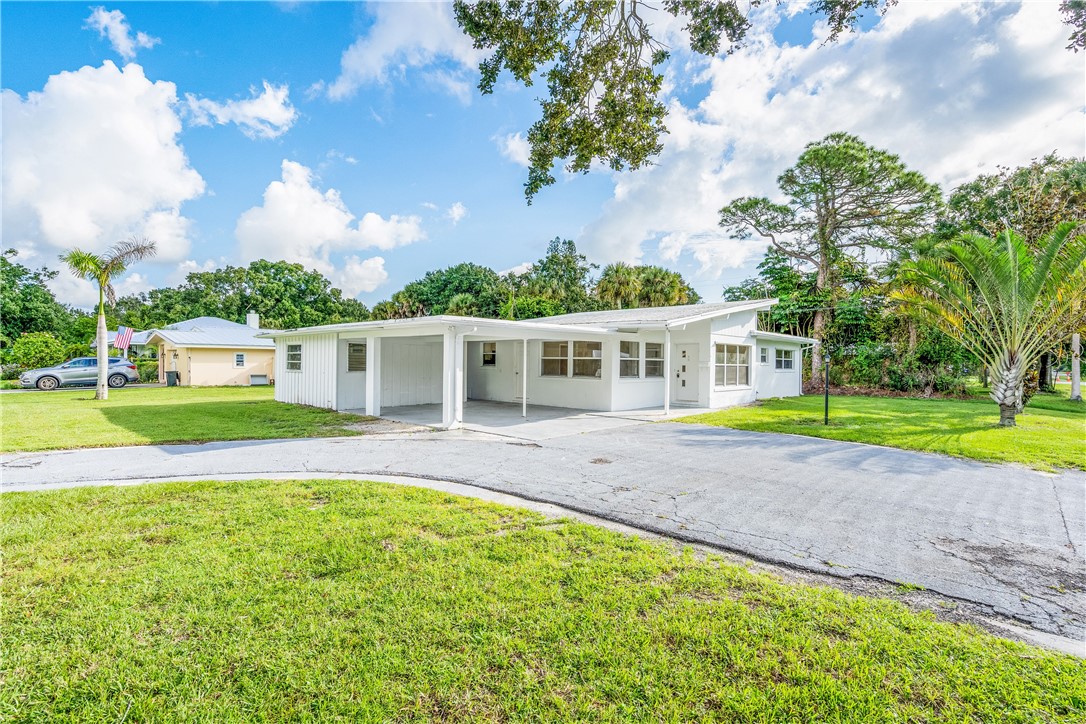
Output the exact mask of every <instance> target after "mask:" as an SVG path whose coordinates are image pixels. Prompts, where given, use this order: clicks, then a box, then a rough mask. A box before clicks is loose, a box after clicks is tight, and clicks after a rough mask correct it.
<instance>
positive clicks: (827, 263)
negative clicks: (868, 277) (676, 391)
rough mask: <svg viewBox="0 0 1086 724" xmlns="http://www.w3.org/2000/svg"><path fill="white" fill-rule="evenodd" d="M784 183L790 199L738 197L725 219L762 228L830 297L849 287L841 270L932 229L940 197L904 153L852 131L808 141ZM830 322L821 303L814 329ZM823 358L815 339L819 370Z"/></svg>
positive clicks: (892, 251) (884, 256) (728, 225)
mask: <svg viewBox="0 0 1086 724" xmlns="http://www.w3.org/2000/svg"><path fill="white" fill-rule="evenodd" d="M777 185H778V187H779V188H780V190H781V193H782V195H783V196H784V197H785V198H786V199H787V202H786V203H784V204H778V203H775V202H774V201H771V200H770V199H768V198H764V197H758V198H754V197H744V198H739V199H736V200H734V201H732V202H731V203H729V204H728V205H727V206H725V207H724V208H723V209H721V211H720V225H721V226H723V227H724V228H725V229H726V230H727V231H728V232H729V233H731V234H732V235H733V236H734V237H736V238H750V237H751V235H752V234H757V235H759V236H761V237H762V238H764V239H767V240H768V241H769V243H770V244H771V246H772V247H773V248H775V249H776V250H777V251H779V252H780V253H781V254H783V255H785V256H787V257H789V258H791V259H794V260H796V261H798V262H800V263H803V264H805V265H807V266H809V267H810V268H812V269H813V270H814V272H815V291H816V293H817V294H816V296H818V297H820V298H821V297H825V298H826V299H827V301H828V302H832V301H834V300H836V298H838V297H839V296H840V294H841V292H842V290H843V285H842V279H841V276H840V274H839V271H840V270H843V269H846V268H848V267H849V266H850V264H853V263H859V264H864V265H866V266H869V267H871V268H877V267H878V266H879V265H880V264H885V263H886V262H887V261H889V260H890V259H893V258H894V256H895V255H896V254H898V253H900V252H901V251H902V250H903V249H905V248H907V247H908V245H909V243H910V242H911V240H912V239H914V238H915V237H916V236H918V235H919V234H921V233H923V232H924V231H925V230H926V229H927V228H928V226H929V224H930V222H931V219H932V217H933V214H934V212H935V211H936V209H937V207H938V204H939V202H940V194H939V189H938V187H936V186H934V185H932V184H929V183H928V182H927V181H926V180H925V179H924V177H923V176H922V175H920V174H919V173H917V172H915V171H910V170H908V169H907V168H906V167H905V164H904V163H902V161H901V159H900V158H898V157H897V156H895V155H894V154H892V153H889V152H887V151H883V150H880V149H877V148H874V147H872V146H869V145H867V144H866V143H864V142H863V141H861V140H860V139H859V138H856V137H855V136H852V135H849V134H847V133H832V134H830V135H829V136H827V137H826V138H824V139H822V140H821V141H817V142H815V143H810V144H808V145H807V147H806V149H805V150H804V151H803V153H802V154H801V155H800V157H799V159H798V160H797V162H796V164H795V165H794V166H792V167H791V168H789V169H787V170H786V171H785V172H784V173H782V174H781V175H780V176H779V177H778V178H777ZM828 321H829V315H828V314H827V310H826V309H824V308H822V307H819V308H816V309H815V310H814V312H813V316H812V324H811V330H810V335H811V337H813V338H814V339H815V340H817V341H818V342H819V344H821V342H822V341H823V339H824V337H825V333H826V325H827V323H828ZM821 364H822V360H821V353H820V349H819V347H817V346H816V347H815V349H813V350H812V351H811V366H812V370H817V369H818V368H819V367H820V366H821Z"/></svg>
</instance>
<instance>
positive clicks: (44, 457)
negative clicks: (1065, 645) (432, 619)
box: [0, 423, 1086, 641]
mask: <svg viewBox="0 0 1086 724" xmlns="http://www.w3.org/2000/svg"><path fill="white" fill-rule="evenodd" d="M0 471H2V484H3V490H4V491H6V492H14V491H27V490H38V489H45V488H51V487H73V486H79V485H90V484H112V483H117V482H124V481H144V480H147V479H155V478H168V477H177V476H185V477H210V478H214V477H215V476H228V475H249V474H282V473H306V474H314V473H317V474H320V473H328V474H335V473H349V474H360V475H366V474H369V475H402V476H410V477H416V478H418V477H422V478H428V479H434V480H448V481H453V482H457V483H465V484H469V485H473V486H477V487H482V488H486V489H488V490H494V491H499V492H504V493H510V494H513V495H516V496H519V497H522V498H528V499H531V500H536V501H542V502H548V503H553V504H556V505H560V506H563V507H565V508H568V509H573V510H577V511H581V512H585V513H590V514H593V515H596V516H599V517H602V518H606V519H609V520H613V521H617V522H621V523H625V524H628V525H631V526H634V527H637V528H641V529H644V530H650V531H653V532H656V533H662V534H665V535H668V536H672V537H678V538H681V539H685V540H690V541H694V542H698V543H704V544H708V545H712V546H717V547H721V548H725V549H728V550H732V551H736V552H739V553H742V554H744V555H748V556H751V557H753V558H757V559H760V560H765V561H769V562H772V563H778V564H785V565H789V566H796V567H800V568H805V569H809V570H814V571H818V572H822V573H829V574H831V575H836V576H871V577H875V578H878V579H882V580H886V581H893V582H901V583H910V584H915V585H919V586H923V587H925V588H927V589H929V590H932V591H935V592H938V593H941V594H943V595H946V596H951V597H955V598H959V599H964V600H967V601H970V602H973V603H977V604H980V605H983V606H989V607H991V609H992V610H993V611H994V612H996V613H998V614H1001V615H1006V616H1010V617H1013V618H1015V619H1017V620H1019V621H1022V622H1024V623H1026V624H1028V625H1030V626H1033V627H1035V628H1037V629H1039V630H1041V631H1046V632H1049V633H1053V634H1057V635H1060V636H1064V637H1068V638H1072V639H1077V640H1080V641H1082V640H1084V639H1086V473H1083V472H1071V471H1067V472H1062V473H1059V474H1050V473H1042V472H1037V471H1033V470H1029V469H1026V468H1022V467H1018V466H1007V465H990V464H983V463H976V462H968V461H964V460H957V459H953V458H947V457H943V456H936V455H927V454H923V453H914V452H907V451H902V450H892V449H887V448H879V447H873V446H868V445H858V444H853V443H843V442H834V441H828V440H819V439H815V438H804V437H796V436H789V435H774V434H762V433H753V432H743V431H738V430H728V429H724V428H711V427H703V426H699V425H684V424H668V423H662V424H631V425H630V426H627V427H622V428H619V429H610V430H606V431H597V432H589V433H585V434H579V435H570V436H566V437H559V438H554V439H549V440H544V441H541V442H524V441H518V440H512V439H507V438H506V439H503V438H499V437H496V436H489V435H480V434H475V433H466V432H423V433H416V434H410V435H406V434H405V435H375V436H369V437H360V438H333V439H317V440H281V441H259V442H241V443H208V444H203V445H169V446H158V447H134V448H124V449H112V450H100V449H99V450H77V451H69V452H57V453H42V454H19V455H6V456H3V457H2V458H0Z"/></svg>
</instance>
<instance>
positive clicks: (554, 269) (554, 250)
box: [519, 237, 599, 313]
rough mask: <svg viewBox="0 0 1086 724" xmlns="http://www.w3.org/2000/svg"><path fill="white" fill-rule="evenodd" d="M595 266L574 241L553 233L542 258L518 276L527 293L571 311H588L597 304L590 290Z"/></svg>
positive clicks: (596, 306) (595, 307)
mask: <svg viewBox="0 0 1086 724" xmlns="http://www.w3.org/2000/svg"><path fill="white" fill-rule="evenodd" d="M595 269H596V265H595V264H590V263H589V261H588V257H586V256H585V255H584V254H581V253H580V252H579V251H577V245H576V244H575V243H574V242H573V241H571V240H570V239H561V238H559V237H555V238H554V239H552V240H551V242H550V243H549V244H548V245H547V253H546V254H545V255H544V256H543V258H542V259H540V260H539V261H537V262H536V263H535V264H533V265H532V268H531V269H529V270H528V272H527V273H525V274H523V275H521V276H520V278H519V279H520V282H521V284H522V285H523V287H524V289H525V290H526V291H527V292H528V294H529V295H530V296H536V297H542V298H544V299H551V300H554V301H556V302H558V303H560V304H561V305H562V306H563V307H564V308H565V309H566V311H567V312H570V313H572V312H587V311H591V310H594V309H597V308H598V307H599V303H598V301H597V300H596V298H595V297H594V296H592V294H591V289H592V287H593V283H592V273H593V272H594V271H595Z"/></svg>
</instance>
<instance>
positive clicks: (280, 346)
mask: <svg viewBox="0 0 1086 724" xmlns="http://www.w3.org/2000/svg"><path fill="white" fill-rule="evenodd" d="M289 344H300V345H302V369H301V370H298V371H294V370H287V345H289ZM337 352H338V340H337V339H336V335H335V334H334V333H333V334H311V335H307V336H305V337H280V338H279V339H276V340H275V399H276V400H277V401H278V402H291V403H294V404H296V405H312V406H314V407H324V408H328V409H332V410H334V409H337V408H336V370H337V369H338V368H337V364H336V357H337Z"/></svg>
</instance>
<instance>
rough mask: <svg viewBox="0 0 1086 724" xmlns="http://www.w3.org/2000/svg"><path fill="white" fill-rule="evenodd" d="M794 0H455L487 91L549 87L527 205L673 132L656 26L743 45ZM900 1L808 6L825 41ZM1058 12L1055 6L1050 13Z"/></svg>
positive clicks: (706, 47)
mask: <svg viewBox="0 0 1086 724" xmlns="http://www.w3.org/2000/svg"><path fill="white" fill-rule="evenodd" d="M785 2H786V0H744V1H743V2H740V1H739V0H657V1H656V2H647V1H646V0H570V1H568V2H559V1H558V0H480V1H478V2H470V1H469V0H457V2H456V3H455V13H456V19H457V22H459V24H460V27H461V28H462V29H463V30H464V32H465V33H466V34H467V35H468V36H469V37H470V38H471V39H472V41H473V42H474V45H475V47H476V48H479V49H481V50H484V51H487V52H488V55H487V56H486V57H485V58H484V60H483V61H482V63H481V64H480V66H479V71H480V76H481V77H480V80H479V90H480V91H481V92H482V93H483V94H484V95H485V94H489V93H493V92H494V89H495V87H497V86H498V80H499V78H500V77H501V75H502V73H503V72H505V71H508V72H509V73H510V74H511V75H512V76H513V79H514V80H515V81H516V82H518V83H520V84H523V85H524V86H532V85H534V84H535V83H536V82H537V81H543V82H544V83H545V84H546V88H547V90H546V92H545V93H543V94H541V96H542V97H541V98H540V101H539V103H540V117H539V120H537V121H536V122H535V123H534V124H532V126H531V128H530V129H529V130H528V134H527V137H528V144H529V146H530V149H531V150H530V153H529V162H530V165H529V169H528V180H527V181H526V183H525V184H524V189H525V195H526V196H527V197H528V200H529V202H530V201H531V199H532V197H533V196H534V195H535V194H536V193H538V192H539V191H540V190H541V189H543V188H545V187H547V186H549V185H551V184H553V183H554V182H555V175H554V167H555V165H556V164H558V163H562V162H564V163H565V166H566V168H567V170H569V171H571V172H584V173H586V172H587V171H588V170H589V169H590V168H591V167H592V164H593V163H602V164H604V165H606V166H608V167H609V168H611V169H614V170H622V169H625V168H629V169H637V168H640V167H641V166H644V165H646V164H649V163H651V162H652V159H653V158H654V157H655V156H657V155H658V154H659V153H660V151H661V149H662V147H663V146H662V143H661V140H660V139H661V137H662V136H663V134H665V133H667V128H666V126H665V123H664V121H665V120H666V117H667V104H666V103H665V100H666V99H663V98H662V97H661V96H662V93H663V87H664V83H663V81H664V76H663V70H664V66H665V64H666V63H667V61H668V58H669V57H670V55H671V49H670V48H669V47H667V42H672V43H674V40H672V39H666V40H665V38H663V37H662V36H661V35H660V33H659V32H658V30H657V29H658V28H660V27H663V26H665V25H668V24H669V23H667V22H666V21H668V20H669V18H667V17H666V15H671V16H674V17H675V18H679V19H680V22H682V23H683V26H682V31H681V32H682V34H683V35H684V36H685V38H684V40H685V41H686V42H687V43H688V44H689V47H690V49H691V50H692V51H693V52H695V53H698V54H701V55H707V56H716V55H717V54H718V53H721V52H731V51H732V50H734V49H736V48H738V47H741V46H742V44H743V42H744V40H745V38H746V36H747V33H748V32H749V30H750V28H751V21H750V15H751V13H752V12H753V11H754V10H755V9H756V8H758V7H759V6H764V5H767V4H770V3H776V4H785ZM896 3H897V0H812V2H810V3H808V10H809V11H810V12H811V13H812V14H813V15H815V16H817V17H819V18H821V19H823V21H824V22H825V24H826V26H827V27H828V30H829V33H828V36H827V40H828V42H833V41H834V40H836V39H837V38H838V36H840V35H841V34H842V33H848V32H851V31H853V30H854V29H855V28H856V27H857V25H858V23H859V22H860V19H861V17H862V16H863V14H864V13H865V11H875V12H885V11H886V10H887V8H888V7H889V6H891V5H895V4H896ZM1060 8H1061V9H1062V11H1063V16H1064V20H1065V22H1067V23H1068V24H1069V25H1071V26H1072V28H1073V31H1074V32H1073V34H1072V36H1071V38H1070V45H1068V48H1073V49H1075V50H1078V49H1081V48H1083V47H1086V33H1084V31H1083V28H1084V27H1086V3H1084V2H1083V0H1063V2H1062V3H1061V5H1060ZM1053 11H1054V12H1055V9H1053Z"/></svg>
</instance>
